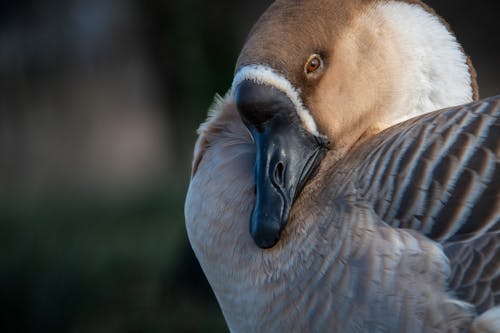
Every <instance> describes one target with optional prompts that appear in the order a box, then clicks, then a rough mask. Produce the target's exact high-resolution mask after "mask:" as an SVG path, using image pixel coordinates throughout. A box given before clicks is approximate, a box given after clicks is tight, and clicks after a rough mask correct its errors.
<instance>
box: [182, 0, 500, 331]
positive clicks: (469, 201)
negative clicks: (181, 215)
mask: <svg viewBox="0 0 500 333" xmlns="http://www.w3.org/2000/svg"><path fill="white" fill-rule="evenodd" d="M411 2H412V3H416V4H417V5H416V6H418V5H419V4H420V3H419V2H418V1H411ZM288 3H289V2H288V1H279V2H278V3H277V4H275V5H273V7H272V9H271V10H270V11H269V12H267V13H266V14H265V16H264V19H263V21H265V22H272V21H273V17H274V16H273V15H277V14H273V13H281V12H280V9H283V8H284V7H282V6H285V7H286V5H287V4H288ZM290 3H292V2H290ZM293 3H294V5H293V6H292V7H293V8H295V6H297V7H300V6H309V5H310V4H311V3H313V5H314V4H316V5H317V6H313V7H314V8H322V7H318V6H320V5H321V6H330V7H329V8H332V6H333V8H336V9H337V13H338V12H341V10H345V11H348V12H349V13H351V14H352V16H353V18H350V19H349V20H347V21H350V22H356V26H358V27H359V20H358V19H359V18H360V17H361V18H363V17H366V16H364V15H366V14H365V13H366V10H364V9H363V8H367V7H364V6H368V8H372V7H370V6H374V7H373V8H375V7H376V8H375V9H373V10H374V11H373V12H370V13H371V14H370V17H371V18H373V20H374V21H375V22H376V21H377V16H376V13H378V12H377V10H378V7H377V6H378V4H380V3H384V4H385V3H389V2H383V1H382V2H381V1H359V2H358V1H352V2H347V1H341V0H330V1H327V0H325V1H320V0H314V1H309V2H301V1H298V2H293ZM347 3H349V5H346V4H347ZM390 3H395V2H394V1H392V2H390ZM357 4H358V5H359V6H357ZM396 6H399V3H398V4H397V5H396ZM405 6H407V5H405ZM410 6H412V5H410ZM286 8H287V9H286V10H287V11H288V12H287V15H286V16H280V15H278V17H280V19H279V20H278V21H280V26H281V27H282V28H280V30H283V31H285V32H286V24H287V22H286V17H290V15H291V14H290V13H295V12H294V11H293V8H292V9H290V8H291V7H286ZM397 8H399V7H397ZM405 8H407V7H405ZM413 8H414V7H411V10H414V9H413ZM302 9H303V8H302ZM392 9H393V8H391V9H390V10H392ZM403 9H404V8H403ZM370 10H372V9H370ZM384 10H385V9H384ZM425 10H426V11H427V12H429V11H430V9H428V8H427V7H425ZM354 13H355V14H354ZM315 15H319V14H318V13H317V12H316V14H315ZM292 16H293V15H292ZM356 18H358V19H356ZM281 20H282V21H281ZM261 21H262V20H261ZM318 21H319V22H321V21H322V20H321V18H320V19H318ZM347 21H345V20H344V21H342V20H341V21H340V22H338V25H337V26H336V28H334V29H332V30H333V31H343V30H345V29H347V30H349V29H348V27H349V26H351V25H350V24H349V22H347ZM260 24H261V25H260V26H259V24H258V26H257V27H256V28H254V30H253V33H254V34H257V35H258V34H260V32H259V31H262V30H260V29H263V28H262V26H264V27H265V25H266V23H260ZM294 24H295V23H294ZM321 24H325V23H324V22H322V23H321ZM371 24H372V23H369V24H368V26H371ZM361 26H362V25H361ZM356 29H359V28H356ZM304 30H307V28H304ZM361 30H363V29H361ZM274 33H276V34H278V35H279V33H278V32H273V33H271V34H269V35H270V36H274V35H273V34H274ZM354 35H355V34H354ZM251 36H252V35H251ZM263 36H266V35H265V34H263ZM340 36H342V34H341V33H338V34H337V33H336V34H335V38H336V40H337V39H339V38H340V40H339V41H338V42H336V43H335V45H337V46H338V45H341V44H342V43H343V42H342V41H341V39H342V38H341V37H340ZM263 38H264V37H263ZM266 38H267V37H266ZM273 38H278V37H277V36H274V37H273ZM261 39H262V38H260V37H259V38H257V39H254V38H252V37H250V39H249V41H248V43H247V46H246V47H245V48H244V51H243V53H242V55H241V56H240V63H241V62H242V64H240V66H247V65H249V64H250V65H251V64H253V63H259V64H262V63H264V61H266V59H268V58H269V57H271V56H270V55H266V54H264V55H262V54H261V52H259V51H258V50H257V51H252V50H255V48H258V45H260V44H259V43H263V44H262V45H267V44H266V43H264V42H263V41H262V40H261ZM264 39H265V38H264ZM320 39H321V38H320ZM259 40H260V42H259ZM283 47H285V46H283V45H282V46H281V48H283ZM281 48H280V50H279V53H278V54H276V53H272V47H271V48H262V49H264V50H267V51H266V52H271V53H272V54H274V57H272V59H273V60H272V61H271V60H270V62H273V61H274V62H276V63H278V65H276V66H278V67H276V68H274V67H273V68H274V69H275V70H276V71H278V72H279V73H282V74H283V73H284V75H285V77H286V78H288V80H289V81H290V82H292V86H300V87H302V88H301V89H300V91H301V93H300V99H301V100H302V101H303V103H304V106H305V108H304V110H306V111H310V112H311V114H312V119H313V120H314V121H315V122H316V124H312V125H311V123H309V124H307V119H308V118H307V115H306V117H305V118H304V115H302V116H301V117H302V118H300V119H301V120H302V124H303V126H304V127H305V128H306V129H307V130H309V129H310V128H313V125H317V127H318V128H319V130H320V131H321V132H322V133H325V135H326V136H327V137H328V139H329V140H331V141H332V143H331V144H330V146H329V150H328V152H326V155H325V156H324V158H323V159H322V161H321V164H320V165H319V167H318V170H317V171H316V172H315V173H314V174H311V176H309V178H308V180H307V183H306V185H305V187H304V188H303V189H302V190H301V191H300V193H299V194H298V195H297V196H296V197H295V198H294V200H293V205H292V206H291V211H290V215H289V219H288V220H287V223H286V226H285V227H284V228H283V229H282V231H281V232H280V235H279V241H277V243H276V244H272V245H271V247H270V248H268V249H261V248H259V247H257V246H256V244H255V243H254V241H253V240H252V237H254V240H255V241H256V242H257V240H258V237H260V236H259V235H258V234H257V236H256V235H254V234H252V237H251V236H250V232H249V228H248V221H249V219H250V216H251V215H252V214H253V212H252V207H254V205H256V202H257V201H258V200H256V199H255V194H254V193H255V186H256V185H255V184H256V181H257V180H256V178H254V172H255V171H254V166H255V167H256V168H258V163H257V164H256V162H255V161H256V152H257V154H260V153H259V152H258V150H259V149H261V148H260V146H259V140H261V138H259V137H258V135H259V134H258V133H257V132H255V131H253V129H252V123H251V121H250V120H248V119H247V118H245V117H247V116H246V114H245V113H242V111H241V107H240V106H239V105H242V104H241V103H240V102H239V101H238V100H239V99H240V97H239V95H238V93H236V96H235V93H234V90H238V87H239V86H238V84H235V85H234V86H233V92H232V93H229V94H228V95H227V96H226V97H225V98H224V99H219V100H218V101H217V102H216V103H215V105H214V107H213V110H212V113H211V116H210V117H209V119H208V120H207V122H206V123H205V124H204V125H203V126H202V127H201V128H200V137H199V139H198V142H197V145H196V148H195V160H194V164H193V177H192V180H191V184H190V189H189V193H188V196H187V199H186V208H185V212H186V225H187V229H188V235H189V238H190V241H191V244H192V246H193V249H194V250H195V253H196V255H197V257H198V259H199V260H200V263H201V265H202V268H203V270H204V272H205V274H206V275H207V278H208V280H209V282H210V284H211V286H212V288H213V289H214V292H215V294H216V296H217V299H218V301H219V303H220V305H221V308H222V310H223V313H224V316H225V318H226V320H227V322H228V325H229V328H230V329H231V330H232V331H238V332H288V331H303V332H316V331H334V332H367V331H370V332H495V331H498V330H499V329H500V308H499V307H498V305H499V300H500V283H499V281H500V246H499V244H500V242H499V238H500V221H499V220H500V196H499V193H498V188H499V185H500V184H499V183H500V180H499V179H500V177H499V172H498V170H499V162H500V139H499V134H500V98H498V97H497V98H490V99H485V100H482V101H479V102H473V103H471V104H467V105H464V106H459V107H452V108H449V109H444V110H440V111H434V112H430V113H427V112H428V111H431V110H423V112H420V113H421V114H422V113H426V114H423V115H421V116H417V117H416V118H412V119H410V120H407V121H403V122H400V123H398V124H396V125H395V126H390V125H391V123H390V121H387V119H390V118H391V117H392V116H393V115H394V114H399V113H402V112H404V110H399V109H395V108H401V107H404V105H401V104H399V103H394V100H396V99H398V98H399V97H397V96H398V94H401V97H402V98H403V100H408V101H410V102H411V103H408V105H417V106H418V105H419V104H412V103H413V101H412V98H411V95H409V96H407V95H405V92H404V91H401V90H399V88H398V85H397V84H396V85H393V84H392V83H386V84H387V85H386V88H387V89H388V90H386V95H384V98H385V99H377V100H376V102H373V103H372V102H370V101H364V102H356V103H354V104H352V103H350V102H349V103H347V102H346V103H347V104H344V105H345V106H346V109H349V108H350V107H356V108H358V109H357V111H356V112H364V113H365V114H367V117H366V118H359V119H357V121H356V123H357V124H358V125H359V126H358V127H359V128H356V130H353V129H350V128H348V127H349V126H347V124H349V122H351V121H352V120H350V119H352V118H350V117H351V116H352V115H351V114H348V115H346V117H342V112H343V111H342V110H343V109H342V104H341V105H340V106H339V104H338V103H340V102H339V100H340V101H342V100H345V98H346V96H350V95H351V94H353V93H354V92H357V93H358V94H360V96H359V98H360V99H362V98H365V99H370V98H372V99H375V98H376V97H375V95H372V94H367V95H365V96H364V95H363V89H364V88H366V89H368V87H369V84H368V83H369V82H362V83H361V85H360V84H354V85H352V84H350V83H349V82H346V81H347V80H353V78H352V77H349V76H345V75H341V74H342V73H341V72H339V70H340V69H339V68H333V67H334V66H333V65H332V63H335V60H333V59H332V58H331V57H330V58H329V59H330V63H328V64H326V65H325V70H324V73H322V78H321V80H320V81H319V82H316V81H314V82H316V83H314V84H313V85H311V84H312V83H300V78H293V77H294V75H296V76H297V75H299V74H297V73H298V71H297V72H296V74H293V73H292V70H291V69H290V67H291V68H293V64H292V62H293V61H295V59H296V58H297V57H296V56H293V54H292V55H291V58H290V61H291V62H290V63H289V62H288V60H286V59H288V58H286V57H287V56H288V53H286V52H283V51H282V50H281ZM246 49H250V50H251V51H248V52H245V50H246ZM341 49H342V48H341V47H340V48H337V49H336V50H337V52H340V53H341ZM351 51H352V50H351ZM255 52H256V53H257V54H255ZM266 52H264V53H266ZM277 52H278V51H277ZM290 52H292V51H290ZM297 52H298V51H297ZM365 52H367V53H365V56H370V55H371V53H370V52H369V51H365ZM387 52H391V51H390V50H389V51H387ZM457 52H458V51H457ZM280 54H281V56H282V57H285V58H284V59H285V60H283V61H281V62H280V61H279V59H280V58H279V56H280ZM383 58H387V57H385V56H384V57H383ZM389 58H391V59H395V58H394V57H393V55H391V56H390V57H389ZM396 58H397V57H396ZM259 59H260V60H259ZM292 59H293V60H292ZM306 59H307V57H306ZM348 61H349V59H342V61H341V62H340V63H345V62H348ZM466 61H467V60H466V57H465V56H464V57H463V67H461V66H462V65H460V66H459V65H457V67H454V66H450V68H452V70H455V69H456V68H461V69H460V70H463V71H465V72H464V73H469V74H468V75H471V73H473V70H472V69H470V67H468V66H467V63H468V62H467V63H466ZM340 63H337V65H339V64H340ZM280 64H281V65H280ZM393 64H394V62H393V61H389V62H385V61H383V62H382V63H379V64H378V65H377V66H380V68H379V69H383V68H385V67H384V66H389V65H393ZM284 65H286V66H287V67H286V68H285V67H283V68H282V69H279V66H284ZM360 66H361V67H363V65H362V64H361V65H360ZM348 67H349V64H347V65H346V67H344V68H348ZM440 67H443V66H442V65H441V64H440ZM445 67H446V66H445ZM393 69H394V68H392V69H390V70H391V71H392V70H393ZM252 70H253V69H252ZM265 71H266V70H265ZM287 71H288V73H287ZM457 71H458V69H457ZM431 72H432V70H431ZM266 73H267V72H266ZM332 73H336V74H337V77H340V78H342V80H344V81H341V82H340V83H342V82H346V84H345V85H343V87H344V88H345V89H347V90H349V89H354V88H353V87H355V90H349V91H347V92H346V91H344V92H342V91H340V92H339V91H336V90H335V89H334V88H332V87H334V86H336V85H339V82H333V81H332V78H333V77H334V76H333V74H332ZM372 74H373V75H374V76H373V78H372V79H373V80H376V81H375V82H385V79H387V77H386V78H385V79H384V81H381V80H377V75H376V72H373V73H372ZM383 74H384V75H381V76H386V75H385V74H386V72H385V71H384V72H383ZM266 75H267V74H266ZM370 75H371V74H370ZM240 76H241V75H240ZM272 78H273V80H274V81H272V80H271V81H269V82H271V83H269V82H267V81H266V83H265V84H266V85H267V84H270V85H272V86H274V87H280V88H279V89H278V90H280V89H288V88H287V87H288V86H287V84H285V83H283V82H284V81H280V80H281V77H278V76H276V77H274V76H272ZM264 79H265V78H264ZM264 79H262V80H264ZM395 79H397V75H396V76H395ZM339 80H340V79H339ZM235 81H236V79H235ZM389 81H390V80H389ZM280 82H281V83H280ZM468 82H469V85H468V87H469V88H467V86H466V85H463V87H465V88H464V89H466V91H464V93H466V94H469V96H470V97H469V98H470V99H472V97H473V95H474V94H476V92H475V89H473V87H474V82H475V81H474V77H473V75H472V76H469V81H468ZM259 84H262V83H259ZM328 84H329V85H328ZM372 84H374V85H375V84H376V83H374V82H372ZM414 84H415V85H416V86H418V85H419V84H421V87H422V89H423V87H424V84H423V83H419V82H414ZM391 86H393V87H396V88H394V89H396V90H391V89H389V88H390V87H391ZM303 87H307V89H304V88H303ZM328 87H330V90H329V88H328ZM437 88H438V87H437V86H432V84H431V86H430V89H429V94H431V95H429V96H427V95H426V96H427V97H426V98H429V100H431V101H432V99H433V97H432V94H434V93H435V90H436V89H437ZM433 89H434V90H433ZM467 89H468V90H467ZM445 90H446V89H445V88H443V90H442V91H445ZM320 92H321V93H322V94H323V95H324V96H325V98H323V99H319V98H318V97H317V96H318V94H319V93H320ZM454 93H455V92H452V93H450V94H448V95H442V96H441V97H442V98H444V97H446V96H450V100H451V99H452V97H451V96H452V95H453V94H454ZM240 94H241V93H240ZM287 94H289V95H288V96H291V95H290V94H292V93H287ZM335 94H341V96H340V95H335ZM438 95H439V94H438ZM273 96H274V95H273ZM332 96H336V100H337V101H336V102H335V103H336V104H335V108H330V107H331V104H328V105H330V106H328V105H326V104H325V101H332V100H333V99H334V98H332ZM363 96H364V97H363ZM457 96H458V95H457ZM441 97H439V98H441ZM280 98H281V97H280ZM294 98H295V97H293V96H292V97H290V99H291V100H293V99H294ZM419 98H421V97H419ZM436 98H437V97H436ZM332 103H333V102H332ZM415 103H416V102H415ZM281 105H282V104H281ZM322 105H323V106H322ZM325 105H326V106H325ZM295 106H296V107H297V105H296V104H295ZM298 107H300V105H299V106H298ZM373 108H376V111H373ZM255 110H257V111H252V112H260V111H258V109H255ZM360 110H361V111H360ZM276 112H282V111H279V110H278V111H276ZM328 112H333V113H334V114H335V117H333V118H334V120H332V119H333V118H332V117H330V115H329V113H328ZM412 112H413V111H412V110H410V111H408V113H410V114H411V113H412ZM322 114H323V115H322ZM242 118H243V119H244V121H245V124H246V125H247V126H248V127H249V129H250V130H249V129H247V127H246V126H245V124H244V123H243V121H242ZM271 119H272V118H271ZM297 119H298V118H297ZM304 119H305V120H304ZM381 119H384V120H383V121H381ZM257 121H260V120H259V118H257ZM266 121H269V120H266ZM332 121H335V122H336V124H331V122H332ZM304 122H306V125H304ZM342 122H344V123H343V126H338V124H339V123H342ZM265 124H267V123H265ZM384 124H385V125H384ZM265 126H267V125H265ZM290 126H291V125H290ZM308 126H309V127H308ZM386 127H388V128H387V129H385V130H383V129H384V128H386ZM313 129H314V128H313ZM346 129H347V130H346ZM339 142H340V143H341V144H339ZM292 168H293V165H292V166H287V165H285V170H286V172H289V173H291V172H292V171H293V170H292ZM256 170H257V169H256ZM286 172H285V174H286ZM255 175H256V177H257V175H258V173H256V174H255ZM258 186H259V184H258V181H257V191H259V188H258ZM264 204H265V202H264ZM256 209H257V210H258V208H255V207H254V210H253V211H254V212H255V210H256ZM259 246H260V245H259ZM265 247H268V246H267V245H266V246H265ZM495 306H496V307H495ZM479 315H481V316H479Z"/></svg>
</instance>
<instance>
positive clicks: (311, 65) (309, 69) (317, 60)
mask: <svg viewBox="0 0 500 333" xmlns="http://www.w3.org/2000/svg"><path fill="white" fill-rule="evenodd" d="M321 66H323V60H322V59H321V57H320V56H319V55H317V54H312V55H311V56H310V57H309V59H307V62H306V65H305V72H306V74H311V73H314V72H316V71H317V70H318V69H320V68H321Z"/></svg>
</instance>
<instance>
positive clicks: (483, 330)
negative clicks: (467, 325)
mask: <svg viewBox="0 0 500 333" xmlns="http://www.w3.org/2000/svg"><path fill="white" fill-rule="evenodd" d="M472 329H473V332H474V333H498V332H500V306H497V307H494V308H493V309H490V310H488V311H486V312H485V313H483V314H482V315H480V316H479V317H478V318H477V319H476V320H474V322H473V323H472Z"/></svg>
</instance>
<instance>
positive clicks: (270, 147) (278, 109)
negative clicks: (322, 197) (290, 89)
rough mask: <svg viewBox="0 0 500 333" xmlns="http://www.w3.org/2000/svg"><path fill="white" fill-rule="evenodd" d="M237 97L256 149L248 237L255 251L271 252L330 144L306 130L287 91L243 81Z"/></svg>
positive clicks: (235, 91)
mask: <svg viewBox="0 0 500 333" xmlns="http://www.w3.org/2000/svg"><path fill="white" fill-rule="evenodd" d="M233 94H234V97H235V101H236V105H237V108H238V111H239V113H240V116H241V118H242V120H243V122H244V123H245V125H246V126H247V127H248V129H249V130H250V132H251V134H252V136H253V138H254V141H255V145H256V150H257V155H256V160H255V169H254V177H255V187H256V197H255V204H254V207H253V210H252V215H251V218H250V233H251V235H252V237H253V239H254V241H255V244H256V245H257V246H259V247H261V248H263V249H265V248H271V247H273V246H274V245H275V244H276V243H277V242H278V240H279V238H280V234H281V231H282V230H283V229H284V227H285V226H286V223H287V222H288V219H289V217H290V210H291V207H292V204H293V202H294V200H295V198H296V197H297V195H298V194H299V193H300V191H301V190H302V188H303V187H304V185H305V184H306V183H307V181H308V180H309V179H310V178H311V177H312V175H313V172H314V171H315V170H316V168H317V166H318V165H319V164H320V162H321V160H322V158H323V156H324V154H325V152H326V147H327V142H326V140H325V139H323V138H320V137H317V136H314V135H313V134H311V133H309V132H307V131H306V130H305V129H304V128H303V127H302V124H301V121H300V119H299V117H298V114H297V112H296V110H295V106H294V104H293V103H292V101H291V100H290V99H289V98H288V97H287V95H286V94H285V93H284V92H282V91H280V90H278V89H276V88H274V87H272V86H269V85H265V84H258V83H254V82H252V81H249V80H244V81H242V82H241V83H240V84H239V85H238V86H237V87H236V88H235V90H234V91H233Z"/></svg>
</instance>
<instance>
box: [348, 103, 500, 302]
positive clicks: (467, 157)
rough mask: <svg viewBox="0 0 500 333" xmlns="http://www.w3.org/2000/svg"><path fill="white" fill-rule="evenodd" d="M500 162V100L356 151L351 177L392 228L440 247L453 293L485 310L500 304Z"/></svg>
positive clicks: (405, 128)
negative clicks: (447, 262)
mask: <svg viewBox="0 0 500 333" xmlns="http://www.w3.org/2000/svg"><path fill="white" fill-rule="evenodd" d="M499 155H500V96H498V97H493V98H490V99H485V100H482V101H479V102H475V103H471V104H468V105H465V106H460V107H454V108H449V109H445V110H440V111H436V112H433V113H430V114H427V115H425V116H422V117H418V118H415V119H413V120H410V121H407V122H405V123H402V124H400V125H398V126H396V127H393V128H390V129H388V130H386V131H384V132H382V133H380V134H379V135H378V136H377V137H376V138H375V140H373V141H372V142H370V144H369V145H365V146H362V147H359V148H358V149H357V150H356V151H354V152H353V154H352V156H353V157H352V158H354V159H357V160H358V162H359V165H360V168H359V169H357V170H355V171H351V172H350V173H349V176H348V178H350V180H349V183H350V184H351V186H354V189H355V193H356V196H357V197H358V199H359V200H361V201H365V202H366V201H367V202H369V203H370V205H371V206H372V207H373V210H374V211H375V213H376V214H377V215H378V216H380V218H381V219H382V220H383V221H385V222H386V223H387V224H390V225H391V226H393V227H399V228H409V229H414V230H418V231H420V232H421V233H423V234H424V235H426V236H428V237H429V238H431V239H433V240H435V241H438V242H440V243H441V244H443V247H444V250H445V253H446V254H447V256H448V258H449V259H450V264H451V267H452V280H451V281H450V289H451V290H453V291H455V292H456V293H457V296H459V297H460V298H461V299H463V300H466V301H469V302H471V303H473V304H476V305H477V306H478V308H479V310H480V311H484V310H486V309H488V308H489V307H491V306H493V305H494V304H499V297H500V296H499V294H500V260H499V258H500V246H499V237H500V222H499V220H500V195H499V187H500V174H499V169H500V167H499V163H500V162H499V161H500V157H499ZM351 165H352V164H351ZM355 165H358V164H355ZM351 188H352V187H351Z"/></svg>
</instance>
